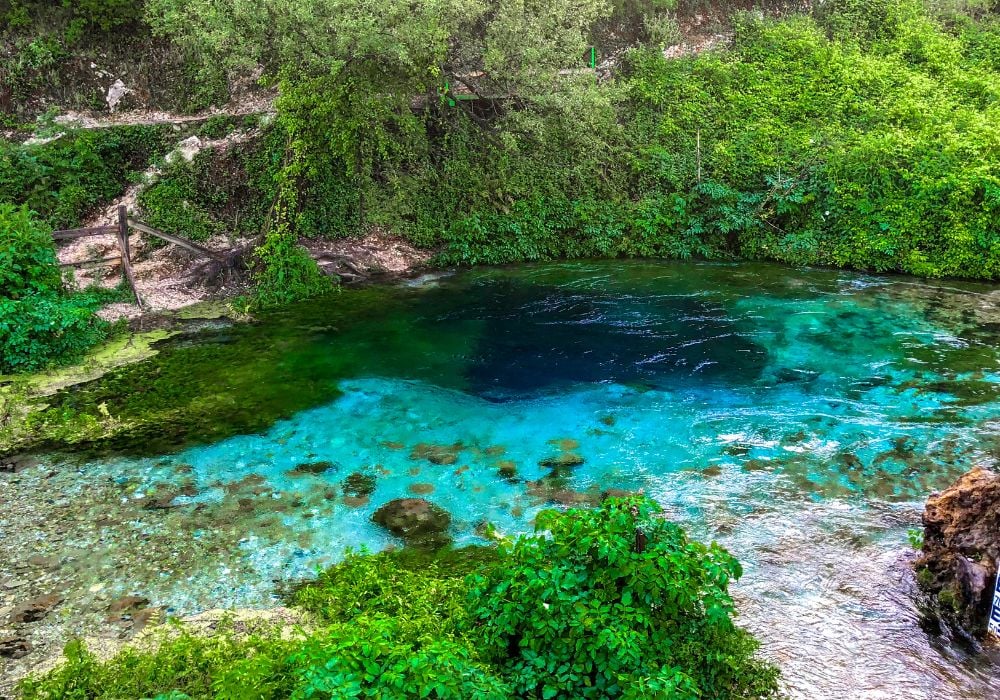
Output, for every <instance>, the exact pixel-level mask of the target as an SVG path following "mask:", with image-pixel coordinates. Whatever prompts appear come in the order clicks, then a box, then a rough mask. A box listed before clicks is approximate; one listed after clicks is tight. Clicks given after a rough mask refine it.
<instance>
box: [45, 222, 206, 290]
mask: <svg viewBox="0 0 1000 700" xmlns="http://www.w3.org/2000/svg"><path fill="white" fill-rule="evenodd" d="M129 228H134V229H135V230H136V231H139V232H140V233H145V234H147V235H150V236H155V237H157V238H159V239H161V240H164V241H166V242H168V243H173V244H175V245H179V246H181V247H182V248H185V249H187V250H189V251H191V252H192V253H194V254H196V255H200V256H202V257H206V258H211V259H214V260H218V261H219V262H223V261H224V257H223V256H222V254H221V253H218V252H216V251H214V250H211V249H210V248H206V247H205V246H202V245H198V244H197V243H195V242H194V241H189V240H188V239H186V238H183V237H181V236H175V235H173V234H170V233H164V232H163V231H158V230H157V229H155V228H153V227H152V226H147V225H146V224H143V223H140V222H138V221H134V220H132V219H130V218H128V210H127V209H126V208H125V207H124V206H120V207H118V223H117V224H111V225H108V226H90V227H87V228H74V229H67V230H63V231H54V232H53V233H52V238H53V239H55V240H57V241H64V240H70V239H74V238H86V237H88V236H107V235H114V236H115V237H116V239H117V241H118V249H119V251H120V255H119V256H112V257H105V258H94V259H92V260H82V261H79V262H73V263H64V265H63V266H64V267H69V266H74V267H75V266H78V265H91V264H97V265H101V264H104V263H118V262H120V263H121V266H122V272H123V274H124V275H125V279H127V280H128V284H129V287H131V288H132V294H133V296H134V297H135V303H136V305H137V306H138V307H139V308H140V309H142V308H145V304H144V303H143V301H142V298H141V297H140V296H139V290H138V288H137V287H136V284H135V272H134V271H133V269H132V251H131V249H130V247H129V241H128V234H129Z"/></svg>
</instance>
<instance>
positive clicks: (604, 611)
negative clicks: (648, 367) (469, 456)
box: [20, 498, 777, 700]
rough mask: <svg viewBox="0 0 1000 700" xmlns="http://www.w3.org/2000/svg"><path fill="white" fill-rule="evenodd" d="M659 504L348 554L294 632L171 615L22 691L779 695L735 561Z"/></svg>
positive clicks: (633, 503) (97, 695) (387, 697)
mask: <svg viewBox="0 0 1000 700" xmlns="http://www.w3.org/2000/svg"><path fill="white" fill-rule="evenodd" d="M653 510H654V507H653V505H652V503H651V502H649V501H647V500H645V499H641V498H637V499H629V500H622V501H618V500H612V501H608V502H606V503H605V504H604V505H603V506H602V507H601V508H600V509H598V510H596V511H593V512H590V511H581V510H571V511H567V512H565V513H554V512H550V513H547V514H545V515H543V516H542V518H541V520H540V521H539V527H543V526H544V527H549V528H551V537H543V536H541V535H539V536H534V537H523V538H520V539H518V540H517V541H516V542H514V543H508V544H505V545H502V546H501V547H500V548H499V549H493V548H469V549H463V550H442V551H439V552H436V553H429V552H427V551H409V550H403V551H396V552H389V553H383V554H378V555H375V556H367V555H363V554H350V555H348V557H347V559H346V560H345V561H344V562H343V563H341V564H339V565H337V566H334V567H332V568H331V569H329V570H328V571H326V572H324V573H323V574H322V575H320V577H319V578H318V579H317V580H315V581H313V582H311V583H309V584H307V585H305V586H302V587H301V588H299V589H298V590H296V591H295V592H293V594H292V596H291V600H292V603H293V604H294V605H297V606H299V607H301V608H304V609H305V610H307V611H309V612H310V613H312V614H313V617H312V618H310V619H307V620H306V622H305V624H304V626H303V629H302V630H300V631H299V632H298V633H297V634H296V633H293V634H291V635H290V634H288V632H289V630H287V629H286V630H285V633H284V634H282V630H281V629H279V628H274V627H267V626H264V627H262V628H260V629H257V630H254V631H253V633H251V634H249V635H244V636H239V635H236V634H235V633H234V631H233V627H232V626H231V625H223V626H222V628H221V630H220V631H218V632H217V633H216V634H215V635H214V636H211V637H208V636H196V635H194V634H191V633H190V632H186V631H184V630H183V628H180V629H171V628H168V629H167V630H166V633H165V634H163V636H162V637H161V638H160V643H159V644H158V645H155V646H153V647H152V648H150V647H148V646H147V647H143V648H139V649H126V650H125V651H123V652H122V653H120V654H119V655H118V656H116V657H114V658H112V659H110V660H108V661H105V662H99V661H97V660H96V659H95V658H94V657H93V656H92V655H91V654H89V653H88V652H86V651H85V650H84V649H83V648H82V646H81V645H79V644H78V643H73V644H71V645H70V646H69V647H67V659H68V660H67V662H65V663H64V664H63V665H61V666H59V667H57V668H56V669H54V670H52V671H50V672H48V673H47V674H44V675H40V676H33V677H30V678H28V679H27V680H25V681H23V682H22V683H21V685H20V691H21V693H22V696H23V698H24V700H55V699H56V698H59V699H60V700H64V699H65V700H98V699H101V700H112V699H113V698H122V697H129V698H149V697H159V698H162V699H164V700H166V698H178V699H179V698H191V699H195V700H200V699H202V698H204V699H206V700H207V699H208V698H222V699H234V700H235V699H237V698H240V699H242V698H251V697H252V698H255V699H259V700H267V699H270V698H273V699H274V700H278V699H282V700H283V699H284V698H292V699H294V700H299V699H301V700H306V699H307V698H311V699H315V700H340V699H341V698H353V697H357V698H379V699H381V700H408V699H410V698H437V699H439V700H445V699H449V700H466V699H468V698H477V699H478V698H482V699H483V700H492V699H496V700H502V699H505V698H525V699H527V698H553V697H600V698H612V697H633V698H664V699H674V700H681V699H684V700H687V699H690V700H694V699H695V698H698V697H701V698H709V697H710V698H714V699H715V700H728V699H733V700H735V699H736V698H761V697H769V696H773V695H774V692H775V679H776V675H777V672H776V670H775V669H774V668H773V667H770V666H768V665H766V664H764V663H762V662H760V661H758V660H756V659H754V658H753V653H754V650H755V649H756V642H755V641H754V640H753V638H752V637H750V636H749V635H748V634H746V633H745V632H742V631H741V630H739V629H738V628H736V627H734V626H733V624H732V622H731V615H732V613H733V605H732V601H731V599H730V598H729V596H728V594H727V593H726V586H727V584H728V582H729V581H730V580H731V579H732V578H734V577H735V576H737V575H738V574H739V565H738V564H737V563H736V562H735V560H733V559H732V557H730V556H729V555H728V554H726V553H725V552H724V551H723V550H722V549H721V548H719V547H718V546H716V545H712V546H711V547H705V546H703V545H700V544H698V543H695V542H691V541H689V540H687V538H686V537H685V536H684V534H683V532H682V531H681V530H680V528H679V527H677V526H676V525H673V524H671V523H667V522H666V521H663V520H661V519H659V518H655V517H653ZM637 526H639V527H642V528H643V531H644V533H645V534H646V537H647V541H648V544H647V546H646V549H645V551H644V552H642V553H639V552H636V551H635V543H636V533H635V530H636V527H637ZM626 684H627V687H626Z"/></svg>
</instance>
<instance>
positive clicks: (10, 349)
mask: <svg viewBox="0 0 1000 700" xmlns="http://www.w3.org/2000/svg"><path fill="white" fill-rule="evenodd" d="M115 297H117V292H115V291H108V290H100V291H98V290H89V291H87V292H84V293H77V294H68V293H66V292H64V291H63V289H62V277H61V275H60V272H59V264H58V261H57V260H56V255H55V249H54V247H53V243H52V234H51V229H49V228H48V227H47V226H46V225H45V224H43V223H40V222H38V221H36V219H35V218H34V217H33V216H32V215H31V213H30V212H29V211H28V209H27V207H24V206H21V207H15V206H13V205H10V204H0V373H7V372H22V371H31V370H35V369H39V368H41V367H44V366H45V365H47V364H50V363H51V362H53V361H56V360H68V359H72V358H74V357H76V356H78V355H80V354H81V353H83V352H84V351H85V350H87V349H88V348H90V347H91V346H93V345H94V344H96V343H98V342H100V341H101V340H103V339H104V338H105V337H106V335H107V332H108V324H106V323H105V322H103V321H101V320H100V319H99V318H97V317H96V316H95V315H94V312H95V311H96V310H97V309H98V308H100V307H101V306H102V305H103V304H104V303H106V302H107V301H108V300H109V299H111V298H115Z"/></svg>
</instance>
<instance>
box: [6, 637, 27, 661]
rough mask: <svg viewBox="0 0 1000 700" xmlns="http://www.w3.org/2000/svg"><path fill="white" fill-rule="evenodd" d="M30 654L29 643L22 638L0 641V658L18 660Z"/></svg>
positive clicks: (8, 638)
mask: <svg viewBox="0 0 1000 700" xmlns="http://www.w3.org/2000/svg"><path fill="white" fill-rule="evenodd" d="M30 653H31V642H29V641H28V640H27V639H25V638H24V637H7V638H5V639H0V658H5V659H20V658H22V657H25V656H27V655H28V654H30Z"/></svg>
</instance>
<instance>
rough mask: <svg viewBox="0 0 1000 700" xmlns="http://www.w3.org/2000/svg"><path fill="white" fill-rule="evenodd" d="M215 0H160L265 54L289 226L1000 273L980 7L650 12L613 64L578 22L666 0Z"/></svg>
mask: <svg viewBox="0 0 1000 700" xmlns="http://www.w3.org/2000/svg"><path fill="white" fill-rule="evenodd" d="M215 3H216V0H155V2H153V3H151V12H152V17H153V18H154V19H153V20H152V21H153V22H154V24H155V25H156V26H158V27H159V28H160V29H161V30H162V31H167V32H169V33H171V35H172V36H174V37H175V38H176V39H177V40H178V41H183V42H189V43H190V44H191V45H192V46H198V47H200V50H202V51H204V52H206V53H208V54H210V55H212V56H215V57H216V58H217V60H218V61H220V62H228V63H229V64H230V65H233V66H240V65H244V64H245V63H246V62H247V61H250V62H254V63H255V62H262V63H264V64H265V65H268V66H270V67H271V70H272V72H273V75H274V76H275V79H277V80H279V81H280V84H281V88H282V95H281V102H280V105H279V107H280V117H279V119H280V124H279V126H278V127H276V128H277V129H279V130H281V131H282V132H283V133H284V134H285V136H286V138H287V140H288V144H289V145H288V147H287V149H286V153H287V158H286V159H285V160H284V161H283V163H282V167H281V168H280V169H279V170H276V172H275V177H276V178H277V179H278V180H279V181H285V182H288V183H291V184H292V185H293V188H294V190H295V191H296V193H298V195H299V196H297V198H296V201H295V204H294V207H293V208H294V212H292V213H293V214H294V216H293V217H292V218H291V219H290V220H289V227H290V228H289V230H290V231H291V232H297V233H300V234H302V235H315V234H326V235H329V234H335V235H341V234H342V233H344V232H347V231H350V230H356V229H357V228H359V227H363V226H365V225H371V224H374V225H378V226H381V227H383V228H387V229H389V230H393V231H395V232H398V233H402V234H403V235H405V236H407V237H408V238H410V239H411V240H412V241H414V242H415V243H417V244H419V245H425V246H436V245H442V244H443V246H444V250H443V254H442V256H441V259H442V260H443V261H446V262H471V263H498V262H512V261H518V260H537V259H549V258H557V257H583V256H619V255H626V256H669V257H690V256H699V257H713V258H765V259H775V260H779V261H784V262H789V263H793V264H831V265H838V266H851V267H856V268H861V269H871V270H878V271H893V270H894V271H903V272H911V273H914V274H918V275H925V276H947V275H957V276H964V277H978V278H985V279H994V278H997V277H998V276H1000V257H998V256H1000V239H998V235H1000V234H998V232H997V224H996V222H997V221H998V220H1000V162H998V155H997V154H998V151H997V148H996V146H997V144H998V143H1000V127H998V124H1000V120H998V118H997V117H998V109H1000V108H998V98H1000V73H998V59H997V55H998V54H997V46H998V45H1000V40H998V38H997V37H998V36H1000V24H998V22H997V21H995V20H991V19H990V18H989V15H988V14H987V15H983V13H984V12H986V11H985V10H982V11H978V12H979V14H980V15H983V16H982V17H980V18H979V19H978V20H973V19H972V18H971V17H970V16H969V15H967V14H962V13H952V14H951V15H949V16H948V17H947V21H945V20H943V19H936V18H935V17H932V16H931V15H930V14H928V12H927V11H925V10H924V9H923V8H922V6H921V5H919V4H918V3H917V2H916V1H915V0H881V2H878V3H861V2H855V1H853V0H839V1H838V2H833V3H827V4H824V5H823V6H822V8H820V9H819V10H817V12H816V13H815V15H814V16H792V17H789V18H785V19H780V20H765V19H761V18H759V17H753V16H749V15H748V16H744V17H742V18H741V19H737V20H736V22H735V38H734V40H733V42H732V46H731V48H729V49H728V50H724V51H717V52H708V53H704V54H701V55H699V56H695V57H688V58H681V59H671V60H667V59H664V58H663V56H662V55H661V53H660V52H659V47H658V46H656V44H655V43H653V42H651V41H650V40H649V35H648V32H646V33H643V31H640V32H639V34H638V35H637V36H638V41H639V42H640V43H639V44H638V45H636V46H635V47H634V48H632V49H631V50H630V51H629V52H627V53H626V54H625V55H624V57H623V58H622V59H621V60H620V63H621V65H620V66H619V68H618V70H617V71H616V72H615V73H614V74H613V75H612V77H611V78H609V79H604V80H599V81H598V80H595V79H594V76H593V75H591V74H590V73H588V72H587V71H585V70H581V69H582V68H583V67H584V65H585V57H586V55H587V51H586V48H587V45H588V42H598V41H600V39H601V35H600V34H599V29H600V27H601V26H603V24H602V23H607V22H615V21H618V22H620V23H625V24H628V22H626V18H627V17H631V18H632V19H633V20H634V19H635V18H636V17H640V16H647V17H648V16H649V12H650V11H652V10H655V9H656V8H655V6H654V5H651V6H650V7H639V6H632V5H629V4H628V3H626V4H625V5H623V6H614V7H613V6H611V5H605V4H603V3H601V2H596V1H591V0H576V1H575V2H568V1H567V2H563V3H558V4H556V5H551V4H549V5H547V7H546V11H544V12H543V11H542V10H541V9H540V8H529V7H525V8H524V12H523V14H521V15H516V16H515V15H513V14H510V13H508V12H507V11H505V10H503V9H502V8H501V9H497V8H493V7H492V6H490V5H488V4H486V3H471V2H464V1H463V2H459V1H458V0H454V1H453V2H446V3H431V4H426V5H420V6H419V7H418V8H417V9H416V10H415V11H413V12H410V11H409V10H407V11H406V12H404V13H403V14H398V13H397V12H396V11H397V10H398V9H399V8H398V7H397V4H396V3H394V2H391V1H389V0H352V1H351V2H347V1H346V0H312V1H311V2H308V3H287V2H284V1H283V0H271V2H269V3H260V4H259V5H258V6H255V7H254V8H250V7H246V8H243V9H242V10H241V13H242V14H237V15H233V16H227V17H225V18H223V17H222V16H221V15H220V13H217V12H214V11H212V10H213V8H214V7H215ZM293 5H294V6H295V7H296V8H298V9H294V10H293V9H292V6H293ZM644 13H645V14H644ZM372 17H375V18H377V19H374V20H372V19H371V18H372ZM266 18H275V19H276V21H275V22H268V21H266ZM320 20H322V21H320ZM632 24H635V22H634V21H633V22H632ZM640 24H641V23H640ZM556 26H557V27H559V31H555V30H554V29H553V27H556ZM525 37H531V38H530V40H529V39H526V38H525ZM643 41H646V42H647V43H642V42H643ZM528 46H530V47H531V48H532V51H531V52H530V53H526V48H525V47H528Z"/></svg>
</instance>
